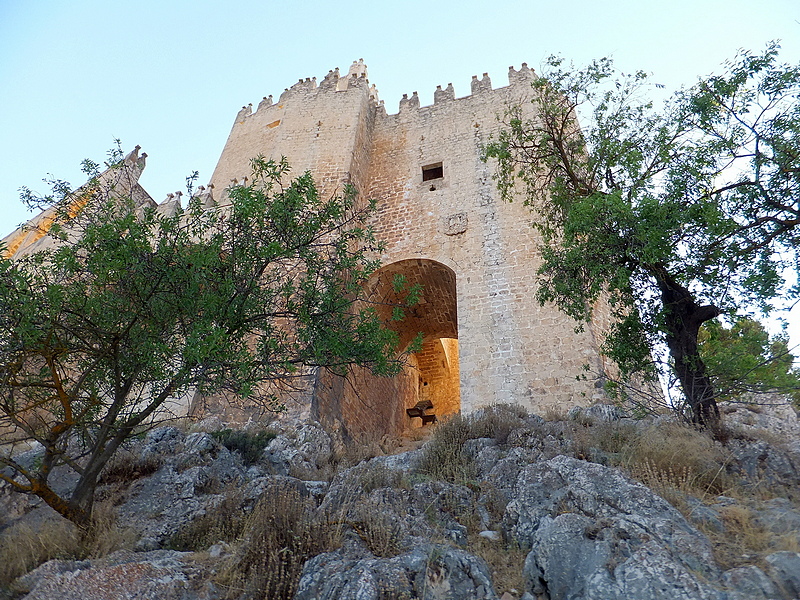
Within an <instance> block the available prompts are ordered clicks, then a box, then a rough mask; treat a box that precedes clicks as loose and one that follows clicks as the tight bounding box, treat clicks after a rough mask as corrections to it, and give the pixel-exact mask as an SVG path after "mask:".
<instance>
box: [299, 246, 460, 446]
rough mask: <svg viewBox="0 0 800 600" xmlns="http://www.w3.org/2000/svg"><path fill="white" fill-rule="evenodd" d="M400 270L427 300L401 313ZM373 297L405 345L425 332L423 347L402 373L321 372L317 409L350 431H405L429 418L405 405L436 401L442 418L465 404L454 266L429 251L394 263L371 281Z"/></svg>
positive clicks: (323, 418)
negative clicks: (396, 314) (396, 315)
mask: <svg viewBox="0 0 800 600" xmlns="http://www.w3.org/2000/svg"><path fill="white" fill-rule="evenodd" d="M397 275H401V276H403V277H404V278H405V281H406V282H407V284H408V285H417V284H419V285H420V286H421V287H422V292H421V296H420V301H419V302H418V303H417V304H416V305H414V306H412V307H410V308H408V309H406V310H405V317H404V318H403V319H402V320H400V321H393V320H392V318H391V317H392V311H393V309H394V307H395V306H396V305H397V304H398V302H400V301H401V299H402V296H401V295H398V294H397V293H396V292H395V291H394V286H393V282H394V280H395V277H396V276H397ZM364 292H365V298H366V301H367V302H369V303H371V304H372V306H374V307H375V309H376V310H377V311H378V314H379V315H380V317H381V318H382V320H383V321H384V322H385V323H387V325H388V326H389V327H390V328H392V329H393V330H395V331H396V332H397V333H398V335H399V337H400V348H401V349H405V348H407V347H408V345H409V344H410V343H411V342H412V340H414V339H415V338H416V336H417V335H419V334H421V335H422V349H421V351H420V352H417V353H416V354H412V355H410V356H409V360H408V363H407V364H406V366H405V368H404V369H403V372H402V373H401V374H400V375H398V376H397V377H393V378H382V377H376V376H374V375H372V374H370V373H368V372H366V371H364V370H359V369H355V370H353V371H352V372H351V373H350V374H349V375H348V377H347V378H346V379H345V378H337V377H336V376H333V375H330V374H325V373H320V375H319V376H318V378H317V383H316V389H315V393H314V402H313V406H312V409H313V412H314V414H315V416H317V418H319V419H320V420H321V421H322V422H323V423H326V424H328V425H335V423H334V422H336V421H338V422H339V423H340V424H341V425H343V426H344V429H345V431H346V432H347V433H348V434H349V435H364V434H368V435H373V434H374V435H378V436H380V435H387V434H388V435H399V434H401V433H403V432H404V431H408V430H410V429H413V428H418V427H421V426H422V420H421V419H420V418H419V417H409V416H408V414H407V412H406V409H407V408H411V407H414V406H415V405H416V404H417V403H418V402H420V401H426V400H427V401H430V402H431V404H432V405H433V408H432V409H429V410H428V411H427V413H428V414H435V415H436V416H437V417H438V418H441V417H444V416H447V415H450V414H453V413H457V412H459V410H460V408H461V400H460V387H459V367H458V311H457V302H456V276H455V272H454V271H453V270H452V269H450V268H449V267H447V266H445V265H443V264H441V263H438V262H436V261H432V260H427V259H410V260H403V261H398V262H394V263H391V264H388V265H386V266H384V267H383V268H381V269H380V270H378V271H377V272H376V273H375V274H373V276H372V277H371V278H370V280H369V281H368V282H367V284H366V286H365V289H364Z"/></svg>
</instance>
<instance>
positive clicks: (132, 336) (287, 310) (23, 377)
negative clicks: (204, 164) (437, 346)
mask: <svg viewBox="0 0 800 600" xmlns="http://www.w3.org/2000/svg"><path fill="white" fill-rule="evenodd" d="M120 158H121V156H115V157H114V160H115V163H114V165H113V166H112V167H111V168H110V169H109V170H108V171H106V172H105V173H103V174H100V173H99V172H98V170H97V166H96V165H94V164H91V163H88V170H89V171H90V172H91V174H92V175H93V179H92V180H91V182H90V183H89V184H88V185H87V186H84V187H82V188H80V189H79V190H77V191H76V192H71V191H70V190H69V189H68V187H67V186H66V185H64V184H63V183H58V184H57V186H56V187H57V189H58V191H59V192H60V193H59V194H57V195H56V196H54V197H48V198H43V199H42V198H39V199H37V198H34V197H33V195H32V194H30V193H28V194H27V196H28V197H29V199H34V200H39V201H43V202H46V203H48V204H51V205H52V206H51V212H50V213H48V214H49V215H50V217H49V218H48V219H49V220H48V221H47V222H48V223H50V222H52V227H50V230H49V235H50V236H51V237H53V238H56V242H55V243H52V244H49V245H46V246H47V247H46V248H44V249H41V250H40V251H38V252H33V253H31V254H29V255H27V256H24V257H22V258H17V259H3V260H2V261H0V428H1V429H0V430H1V431H3V438H4V441H6V442H11V441H25V442H29V443H30V442H38V443H39V444H41V448H42V450H41V451H42V454H41V459H40V460H38V461H36V462H35V464H33V465H29V464H21V463H20V462H18V461H17V460H15V458H14V456H13V455H12V453H11V452H10V451H6V452H4V453H3V454H2V455H0V465H4V466H5V467H6V468H5V469H4V470H3V471H2V472H0V479H2V480H3V481H5V482H6V484H8V485H10V486H11V487H12V488H13V489H14V490H16V491H18V492H22V493H27V494H33V495H36V496H39V497H40V498H42V499H43V500H44V501H45V502H46V503H47V504H49V505H50V506H51V507H53V508H54V509H55V510H56V511H58V512H59V513H60V514H61V515H63V516H64V517H66V518H68V519H70V520H72V521H74V522H75V523H77V524H79V525H80V526H82V527H86V526H87V524H88V523H89V522H90V517H91V510H92V502H93V497H94V490H95V487H96V485H97V482H98V477H99V475H100V473H101V471H102V469H103V467H104V465H106V464H107V463H108V461H109V459H110V458H111V457H112V456H113V454H114V452H115V451H116V450H117V449H118V448H119V447H120V445H121V444H122V443H123V442H124V441H125V440H127V439H128V438H130V437H131V436H132V435H135V434H137V433H139V432H141V431H142V430H144V429H146V428H147V427H152V426H153V425H154V424H155V423H156V422H157V421H158V419H159V418H161V417H163V416H164V414H165V412H164V411H165V409H166V408H167V407H168V405H169V403H170V402H173V401H174V400H175V399H177V398H180V397H181V396H182V395H184V394H186V393H188V392H191V391H197V392H199V393H202V394H212V393H230V394H234V395H236V396H237V397H239V398H242V399H245V400H247V401H248V402H255V403H259V404H260V405H261V406H264V407H266V408H270V409H279V408H280V406H279V397H278V393H279V392H280V391H281V390H283V389H285V387H286V386H287V385H288V386H291V385H292V382H293V381H294V380H296V379H297V378H298V377H301V376H303V375H305V374H306V372H307V368H308V367H312V368H313V367H326V368H331V369H335V370H337V371H342V370H343V369H344V368H345V367H346V366H347V365H351V364H356V365H361V366H364V367H367V368H369V369H371V370H372V371H373V372H374V373H376V374H379V375H392V374H395V373H397V372H398V371H399V370H400V368H401V362H402V358H403V357H402V356H401V355H398V354H397V353H396V348H395V346H396V344H397V335H396V334H395V333H393V332H392V331H390V330H388V329H387V328H385V327H384V324H383V323H381V322H380V321H379V320H378V318H377V316H376V313H375V311H374V310H372V309H370V308H369V306H368V305H366V304H363V303H361V304H359V303H358V302H357V301H358V297H359V292H360V289H361V285H362V283H363V282H365V280H366V278H367V277H368V276H369V275H370V274H371V273H372V272H373V271H374V270H375V269H376V268H377V267H378V266H379V263H378V262H377V261H375V260H373V259H371V258H369V257H370V256H373V255H374V254H375V253H374V251H375V250H379V249H380V248H379V247H377V244H376V243H375V241H374V239H373V236H372V233H371V231H370V229H369V228H368V227H366V225H365V220H366V219H367V217H368V216H369V215H370V213H371V211H372V209H373V205H372V204H370V203H368V202H357V200H356V195H355V192H354V190H353V189H352V188H349V187H348V188H345V189H344V191H343V193H342V194H341V195H338V196H335V197H332V198H327V199H326V198H320V197H319V196H318V194H317V190H316V188H315V186H314V182H313V180H312V178H311V176H310V174H308V173H306V174H304V175H301V176H300V177H298V178H297V179H295V180H294V181H292V182H291V183H290V184H288V185H285V186H284V185H283V184H282V183H281V182H282V181H284V180H285V179H286V177H287V172H288V166H287V164H286V162H285V161H282V162H279V163H275V162H273V161H267V160H264V159H262V158H258V159H255V160H254V161H253V163H252V167H253V180H252V183H251V184H250V185H238V186H234V187H233V188H231V189H230V190H229V198H230V206H227V207H221V208H212V209H207V208H204V207H203V206H201V202H200V201H199V200H198V199H196V198H194V199H192V200H191V201H190V202H189V204H188V208H187V209H186V210H182V209H181V210H178V211H177V213H176V214H174V215H171V216H170V215H168V214H165V212H164V211H163V210H159V209H156V208H153V207H147V206H145V205H143V204H141V203H138V204H137V203H136V202H134V201H133V200H132V198H131V193H130V191H131V186H130V185H129V186H127V187H125V186H120V185H119V182H120V181H121V179H124V177H121V175H124V174H125V173H126V172H127V171H126V170H130V169H131V168H132V165H133V164H134V162H135V157H133V158H131V156H129V157H127V158H126V159H125V160H120ZM359 306H360V307H361V308H358V307H359ZM7 447H8V446H7ZM12 447H13V444H12ZM60 466H61V467H65V468H68V469H70V470H71V471H73V472H74V473H75V474H76V476H77V484H76V485H75V487H74V489H72V490H71V491H70V492H69V493H68V494H64V495H61V494H59V493H58V492H57V491H56V490H55V489H54V488H53V487H52V486H51V485H50V480H49V478H50V476H51V475H52V473H53V470H54V469H56V468H57V467H60Z"/></svg>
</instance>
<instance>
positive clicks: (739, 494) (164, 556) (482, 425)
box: [0, 404, 800, 600]
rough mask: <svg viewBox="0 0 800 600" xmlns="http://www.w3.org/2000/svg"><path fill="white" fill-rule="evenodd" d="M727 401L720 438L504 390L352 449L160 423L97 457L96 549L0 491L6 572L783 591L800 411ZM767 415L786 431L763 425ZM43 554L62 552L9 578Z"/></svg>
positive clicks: (332, 584) (292, 437)
mask: <svg viewBox="0 0 800 600" xmlns="http://www.w3.org/2000/svg"><path fill="white" fill-rule="evenodd" d="M751 408H752V407H751ZM724 409H725V413H726V415H725V417H726V427H727V428H728V435H727V441H726V442H725V443H724V444H723V443H721V442H720V441H717V440H714V439H712V438H711V437H710V436H709V434H708V433H704V432H701V431H698V430H696V429H693V428H691V427H689V426H687V425H685V424H683V423H681V422H679V421H677V420H675V419H674V418H671V417H659V418H657V419H654V418H652V417H648V418H645V419H640V420H636V419H631V418H628V417H626V416H625V415H624V414H623V413H622V412H621V411H620V409H618V408H616V407H614V406H609V405H596V406H593V407H589V408H582V409H575V410H572V411H570V415H569V416H566V415H561V416H560V417H556V415H551V419H550V420H545V419H543V418H541V417H539V416H537V415H532V414H528V413H527V412H526V411H524V410H522V409H520V408H519V407H516V406H503V405H500V406H494V407H488V408H484V409H480V410H478V411H476V412H475V413H473V414H471V415H466V416H455V417H452V418H451V419H449V420H447V421H444V422H442V423H440V424H439V425H437V426H435V427H434V428H431V429H430V433H431V436H430V439H428V440H427V441H424V442H422V443H421V446H420V448H419V449H417V450H411V451H406V452H402V453H399V454H395V453H393V451H392V450H391V449H390V448H388V447H387V451H388V452H387V453H386V454H379V455H377V456H375V457H373V458H370V459H367V460H364V461H361V462H356V463H353V464H351V463H349V462H348V461H343V460H341V457H340V456H337V454H336V453H333V452H331V451H330V448H331V446H332V445H333V444H332V443H331V440H330V437H329V434H328V433H326V432H325V431H324V430H323V429H321V428H319V426H318V425H317V424H315V423H312V422H283V421H281V420H278V421H273V422H272V423H271V424H270V430H271V431H274V432H275V433H276V437H275V438H273V440H272V441H271V442H270V443H269V444H267V447H266V448H264V449H263V451H262V452H261V453H260V455H259V456H258V457H257V458H256V459H255V460H254V461H252V463H251V464H249V465H246V464H245V462H244V460H243V455H242V454H241V453H240V452H239V451H238V450H236V449H234V450H233V451H231V450H229V449H228V448H226V447H225V446H224V445H222V444H221V443H220V441H219V439H222V440H226V439H230V437H231V436H232V434H231V433H230V432H228V431H225V430H224V429H220V430H219V431H217V432H214V434H215V435H211V434H209V433H206V432H203V431H197V432H192V433H184V432H182V431H181V430H180V429H178V428H175V427H162V428H160V429H157V430H155V431H152V432H150V433H149V434H148V435H147V436H146V437H145V439H141V440H130V441H129V442H128V443H126V447H125V454H123V455H120V456H125V457H127V458H124V459H123V458H120V459H119V460H120V464H119V465H116V466H114V465H109V468H108V472H109V476H108V477H107V478H104V479H103V480H102V481H103V482H104V483H103V484H102V485H101V487H100V489H99V497H100V498H102V499H103V503H102V506H103V507H104V508H103V511H102V512H103V514H111V515H114V516H115V519H116V522H117V524H116V525H115V524H114V523H113V521H111V520H106V521H104V523H105V524H102V523H99V524H98V526H97V528H96V531H97V536H96V539H98V540H106V543H105V544H103V545H102V547H100V546H93V547H91V548H89V547H86V546H81V543H82V542H80V541H79V538H78V537H75V535H74V534H75V532H76V530H75V528H74V527H73V526H72V525H70V524H68V523H67V522H66V521H63V520H62V521H60V523H61V524H62V525H64V526H67V529H69V531H67V530H66V529H64V527H57V526H53V521H52V518H53V517H52V516H51V517H50V518H51V520H50V521H49V522H47V521H46V522H44V523H43V522H41V521H40V520H39V519H40V518H39V517H37V516H36V515H41V514H42V512H41V511H42V510H43V509H42V508H41V507H40V508H34V507H33V506H25V507H22V510H17V508H14V507H17V506H18V504H15V503H14V500H15V499H18V498H19V497H18V496H6V497H4V498H0V500H2V501H3V502H4V507H6V509H7V510H6V512H7V513H8V514H16V515H18V516H17V517H15V518H8V519H7V520H6V521H5V522H4V523H3V524H2V525H0V526H2V527H3V528H4V529H3V530H2V533H1V534H0V535H2V537H0V551H2V554H0V561H2V562H3V564H6V565H8V568H7V569H6V570H5V571H4V585H6V586H11V587H8V589H9V590H11V589H16V590H18V591H19V590H22V591H25V590H30V592H31V594H33V595H32V596H31V598H39V597H46V596H42V595H41V594H44V593H45V592H44V590H48V592H47V593H48V594H51V593H61V592H53V590H62V591H63V590H67V589H69V590H71V591H70V592H69V593H73V592H74V593H79V590H81V589H82V588H81V587H80V586H82V585H83V586H87V585H94V584H92V582H93V581H96V580H97V577H101V576H105V575H101V574H102V573H108V574H109V576H112V575H111V574H112V573H120V572H125V569H126V568H130V569H133V571H132V572H131V573H132V576H131V578H126V577H122V578H119V577H118V575H113V576H112V579H113V580H114V581H115V582H117V583H114V585H118V586H119V588H118V589H119V592H114V593H118V595H119V597H124V594H130V593H132V589H133V588H132V587H128V588H126V587H125V586H126V585H127V586H134V585H135V586H141V585H144V584H143V583H142V582H140V581H139V580H138V579H136V577H135V576H134V574H135V573H139V572H150V571H152V570H153V569H155V570H156V571H157V572H158V573H160V575H159V577H163V578H164V579H165V580H169V581H172V582H173V583H174V584H175V585H176V586H178V587H177V588H176V589H180V585H183V584H180V583H179V582H180V581H182V580H184V579H186V577H189V575H188V574H189V573H191V574H192V575H191V577H190V579H191V581H192V583H191V585H192V586H193V587H192V589H193V590H196V591H195V592H192V593H195V594H196V596H195V597H198V598H203V599H204V600H223V599H226V598H231V599H233V598H237V599H238V598H259V599H260V598H270V599H275V598H287V599H288V598H297V599H299V600H305V599H310V598H314V599H317V600H320V599H331V600H333V599H334V598H341V597H349V596H348V594H354V593H356V591H358V593H359V594H363V597H364V598H369V599H371V600H381V599H384V598H385V599H388V598H408V599H409V600H413V599H420V600H432V599H433V598H452V599H454V600H455V598H459V599H462V598H475V599H477V598H495V599H496V598H499V597H500V596H501V595H502V594H503V593H508V594H510V595H511V597H512V598H517V599H520V598H522V597H525V598H526V600H529V598H531V597H533V598H536V597H537V594H538V596H539V597H542V598H548V597H549V598H551V599H552V598H557V597H576V598H581V597H584V596H582V595H581V594H584V593H586V594H588V593H589V591H587V590H589V589H591V590H593V591H592V592H591V593H592V594H595V596H597V595H598V594H599V596H598V597H603V598H611V599H620V600H621V599H622V598H625V600H645V599H647V600H652V599H653V598H662V597H663V598H664V599H665V600H666V598H667V596H662V595H659V594H660V593H661V592H659V591H658V590H663V589H670V590H673V592H674V593H678V596H676V597H680V598H686V599H687V600H694V599H700V598H710V599H713V600H722V599H723V598H725V599H727V600H731V599H733V600H740V596H737V595H736V593H737V590H739V589H751V588H753V589H763V590H766V591H764V593H763V594H761V595H759V594H758V593H753V594H751V595H750V596H742V597H741V598H742V600H743V599H744V598H745V597H746V598H748V600H754V599H759V600H764V599H766V598H792V597H793V596H792V595H791V594H792V593H794V592H793V591H792V589H793V588H792V587H791V586H792V585H794V584H793V583H792V581H793V580H792V579H791V577H790V576H789V575H782V574H781V573H786V572H789V573H790V572H791V569H792V565H793V564H794V563H793V562H792V561H795V560H800V553H798V551H800V497H799V496H798V494H797V489H798V486H800V447H798V446H797V444H796V436H797V434H798V432H800V420H798V418H797V414H796V413H795V411H794V409H793V408H791V406H790V405H787V404H783V405H782V408H781V409H780V410H777V409H775V410H773V409H771V408H770V407H768V406H762V407H758V411H759V412H754V411H753V410H748V409H746V408H735V407H733V406H731V407H728V406H726V407H724ZM782 411H783V412H782ZM787 411H788V412H787ZM773 412H774V414H773ZM778 418H779V419H780V420H781V421H782V423H783V424H784V426H785V427H786V429H785V430H784V431H782V432H778V430H776V429H774V428H771V427H770V423H772V420H774V419H778ZM232 431H236V430H235V429H232ZM312 437H313V439H312ZM258 445H259V446H260V443H259V444H258ZM298 456H302V461H303V463H308V464H313V465H320V466H322V467H324V464H323V463H324V462H325V461H329V462H330V463H331V465H330V468H319V469H317V470H312V469H299V470H297V474H299V475H302V476H303V477H305V479H302V478H298V477H294V476H291V475H287V474H285V473H286V472H287V471H288V470H289V468H288V467H289V466H291V465H292V464H300V463H298V462H297V460H298ZM137 457H138V458H137ZM137 461H142V465H141V468H140V467H139V466H136V464H135V463H136V462H137ZM279 461H283V462H284V466H281V464H279ZM126 465H127V466H126ZM145 467H146V468H145ZM151 469H155V471H152V470H151ZM111 474H113V476H111ZM126 474H127V475H128V476H126ZM320 475H324V476H325V477H327V479H325V480H315V479H314V477H316V476H320ZM637 482H640V483H637ZM642 484H643V485H642ZM107 511H110V512H107ZM98 514H99V513H98ZM119 523H124V524H125V526H126V527H127V528H128V529H125V530H123V529H120V527H119V525H118V524H119ZM62 529H64V531H63V532H62ZM70 532H72V533H70ZM115 532H116V533H115ZM131 532H136V535H137V538H138V539H137V538H132V537H131ZM26 540H27V541H26ZM25 548H31V550H30V551H28V550H24V551H22V550H23V549H25ZM118 548H130V549H133V550H135V552H133V553H130V552H129V553H128V554H124V553H119V552H115V550H118ZM109 553H110V554H109ZM102 556H106V558H101V557H102ZM653 557H656V558H655V559H653ZM50 559H61V561H60V562H59V561H55V562H54V561H51V562H48V563H46V565H45V566H43V567H42V569H44V570H42V571H39V570H35V571H33V572H31V573H30V574H29V575H25V576H24V577H22V578H20V579H18V580H16V583H13V584H12V581H14V580H15V578H16V577H17V576H18V575H21V574H22V573H24V572H25V571H28V570H30V569H31V568H33V567H34V566H36V564H38V563H39V562H41V561H47V560H50ZM47 565H50V566H47ZM124 565H131V566H130V567H125V566H124ZM787 569H788V571H787ZM93 573H95V574H94V575H92V574H93ZM182 578H183V579H182ZM129 580H130V581H129ZM634 581H636V582H640V583H639V584H636V585H637V586H639V587H636V586H633V587H630V586H631V585H632V584H630V583H629V582H634ZM626 582H628V583H626ZM109 585H110V584H109ZM187 585H188V584H187ZM70 586H71V587H70ZM582 586H585V590H584V592H581V591H580V590H581V589H583V587H582ZM753 586H755V587H753ZM759 586H760V587H759ZM115 589H117V588H115ZM137 589H138V588H137ZM36 590H42V591H41V592H37V591H36ZM109 593H111V592H109ZM170 593H172V592H170ZM36 594H40V595H38V596H37V595H36ZM525 594H528V595H527V596H525ZM726 594H727V595H726ZM770 594H771V595H770ZM110 597H117V596H114V595H113V594H112V595H111V596H110ZM166 597H167V598H170V599H171V598H172V596H166ZM176 597H177V596H176ZM669 598H673V596H670V597H669Z"/></svg>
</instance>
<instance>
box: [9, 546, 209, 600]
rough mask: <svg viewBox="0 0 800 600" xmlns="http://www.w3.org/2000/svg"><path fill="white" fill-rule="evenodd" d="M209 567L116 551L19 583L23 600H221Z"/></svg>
mask: <svg viewBox="0 0 800 600" xmlns="http://www.w3.org/2000/svg"><path fill="white" fill-rule="evenodd" d="M213 575H214V569H213V564H212V563H211V561H206V563H205V564H204V563H202V562H200V561H198V560H196V559H195V558H194V557H193V556H192V554H191V553H189V552H173V551H170V550H153V551H150V552H129V551H125V550H123V551H120V552H115V553H114V554H111V555H109V556H107V557H106V558H103V559H100V560H96V561H68V560H52V561H50V562H48V563H45V564H44V565H42V566H41V567H39V568H38V569H35V570H33V571H31V572H30V573H28V574H27V575H25V576H23V577H21V578H19V579H18V580H17V582H16V586H15V587H16V589H17V591H19V592H22V593H26V592H27V594H26V595H25V599H26V600H53V599H55V598H58V599H59V600H112V599H113V600H116V599H120V600H122V599H128V598H130V599H133V598H136V600H221V599H222V598H224V595H223V594H222V592H221V590H220V589H219V588H218V587H217V586H216V585H215V584H214V583H213V582H212V579H213Z"/></svg>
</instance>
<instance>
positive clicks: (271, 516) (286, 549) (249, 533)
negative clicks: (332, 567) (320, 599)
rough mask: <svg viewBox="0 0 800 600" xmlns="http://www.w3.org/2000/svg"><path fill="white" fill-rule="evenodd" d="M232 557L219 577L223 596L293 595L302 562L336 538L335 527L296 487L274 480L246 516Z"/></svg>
mask: <svg viewBox="0 0 800 600" xmlns="http://www.w3.org/2000/svg"><path fill="white" fill-rule="evenodd" d="M244 532H245V533H244V538H243V540H242V542H241V544H240V546H239V550H238V553H237V557H236V559H235V560H234V561H233V563H232V564H231V565H230V566H229V568H228V569H226V570H225V572H224V573H223V574H222V576H221V580H220V583H221V584H222V585H224V586H226V587H227V588H228V590H229V593H228V597H229V598H240V597H246V598H254V599H261V598H263V599H269V600H279V599H284V598H285V599H289V598H293V597H294V594H295V591H296V590H297V584H298V582H299V580H300V575H301V572H302V569H303V565H304V564H305V562H306V561H307V560H308V559H309V558H312V557H313V556H316V555H317V554H320V553H322V552H326V551H329V550H333V549H334V548H336V547H338V546H339V544H340V543H341V529H340V527H338V526H336V525H335V524H333V525H332V523H331V521H330V520H329V519H328V518H327V517H326V515H323V514H321V513H320V512H319V511H318V510H317V508H316V506H315V504H314V501H313V500H312V499H310V498H305V497H303V496H302V495H301V494H300V493H299V492H298V490H297V489H296V488H294V487H292V486H288V485H276V486H275V487H274V489H273V490H272V491H270V492H267V493H265V494H264V495H263V496H262V498H261V500H259V502H258V504H256V506H255V508H254V509H253V512H252V514H251V515H250V516H249V517H248V518H247V519H246V523H245V527H244Z"/></svg>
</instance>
